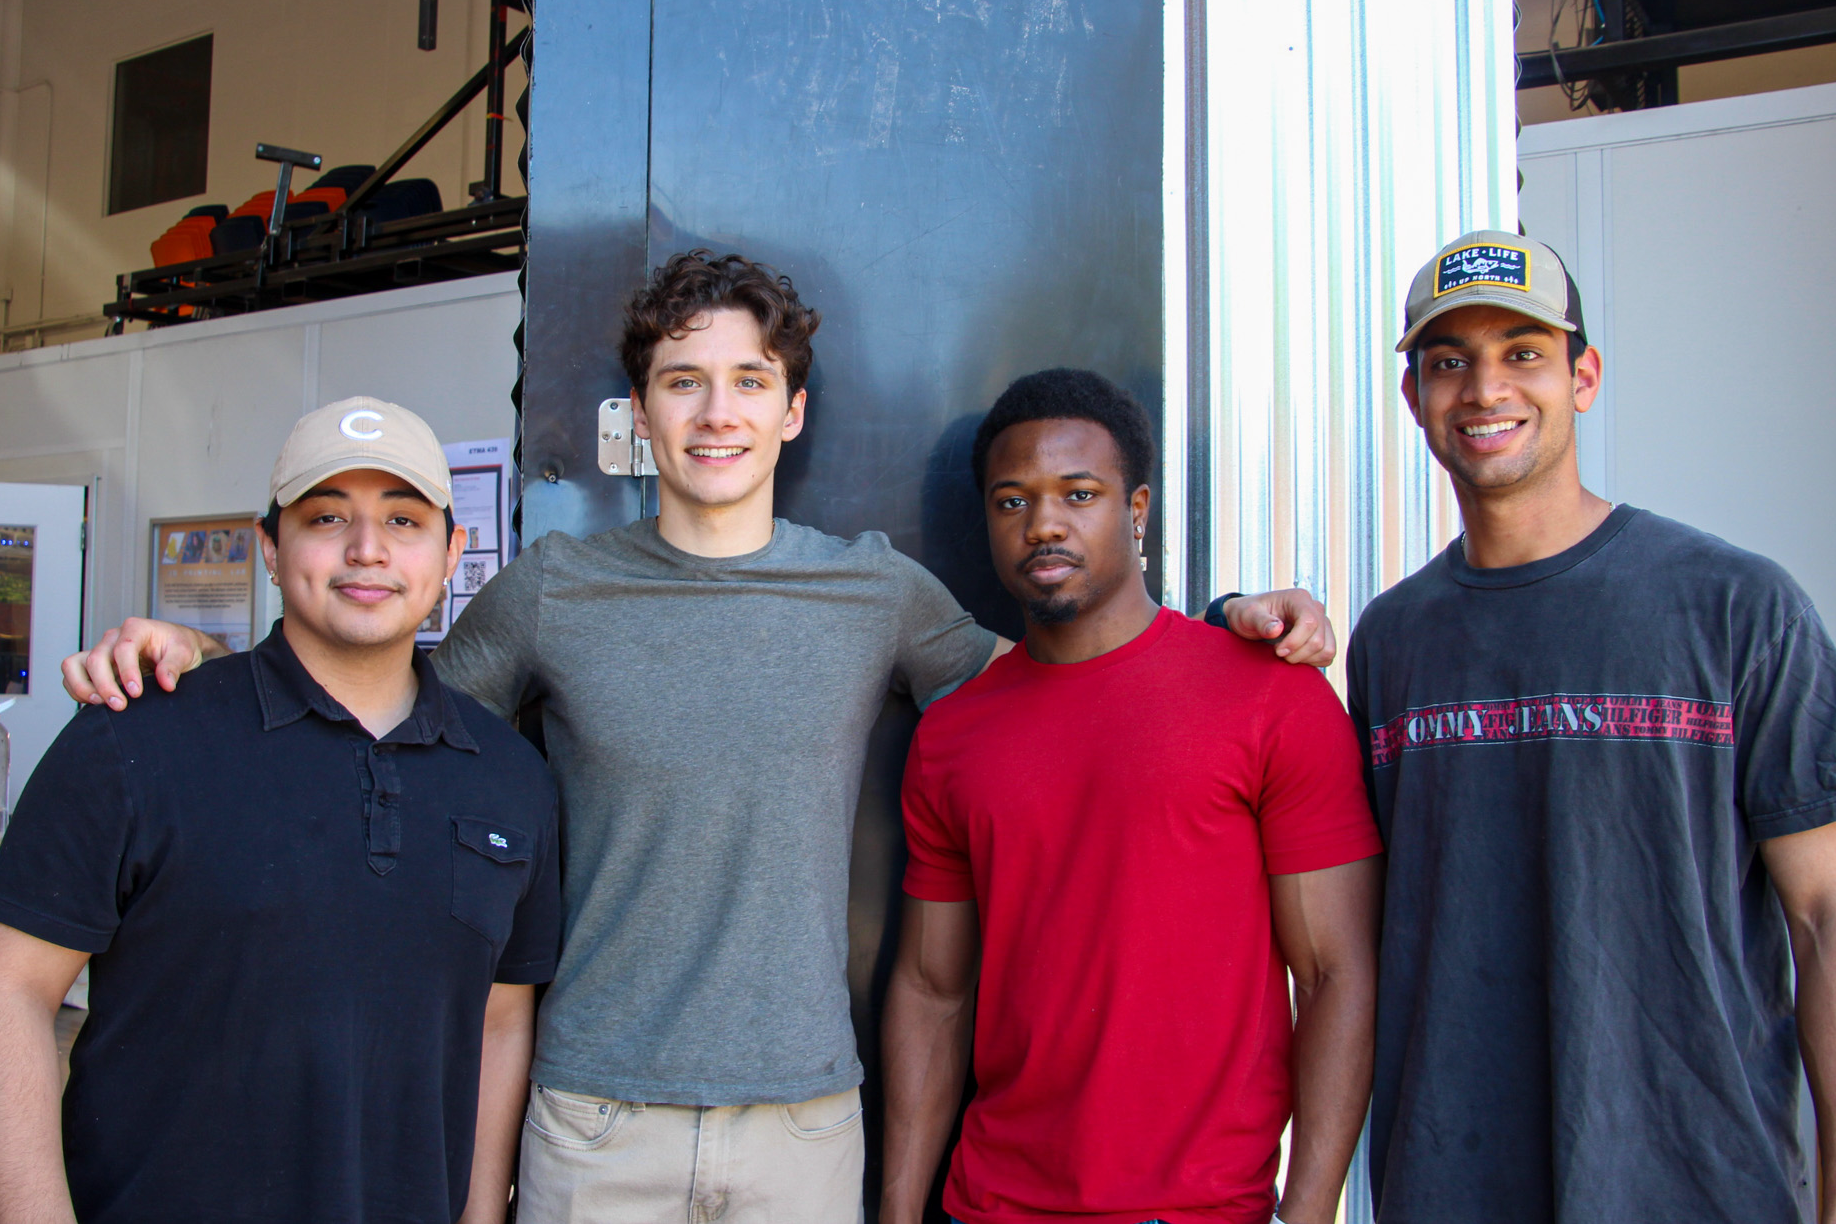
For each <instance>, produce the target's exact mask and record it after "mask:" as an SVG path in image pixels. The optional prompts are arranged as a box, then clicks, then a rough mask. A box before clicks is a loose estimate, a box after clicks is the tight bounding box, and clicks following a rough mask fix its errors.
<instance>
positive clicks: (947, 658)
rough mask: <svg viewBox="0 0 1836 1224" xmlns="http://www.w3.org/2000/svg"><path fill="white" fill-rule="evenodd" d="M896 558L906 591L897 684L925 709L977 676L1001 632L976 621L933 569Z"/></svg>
mask: <svg viewBox="0 0 1836 1224" xmlns="http://www.w3.org/2000/svg"><path fill="white" fill-rule="evenodd" d="M892 556H893V558H894V564H895V565H896V567H897V571H896V572H897V574H898V577H899V587H900V591H901V596H900V600H899V653H898V657H897V658H896V659H895V660H894V665H893V685H894V687H895V688H897V689H899V691H901V692H905V693H910V694H911V696H912V700H913V701H915V702H917V703H918V708H919V709H921V710H922V709H924V707H926V706H928V705H930V704H931V703H932V702H933V701H936V700H937V699H938V698H939V697H943V696H946V695H948V694H949V693H951V692H952V691H954V690H955V689H956V687H957V686H958V685H960V684H962V683H963V682H964V681H967V680H973V679H974V678H975V676H976V674H977V673H978V672H980V671H981V670H982V668H983V667H984V666H985V665H986V664H987V662H988V656H989V655H991V654H993V653H994V646H995V635H994V634H993V633H992V632H991V631H989V630H987V629H984V628H982V627H981V626H980V625H978V624H976V623H975V618H974V617H972V616H970V615H969V614H968V613H967V612H965V611H963V606H962V605H961V604H959V603H957V602H956V597H955V596H954V595H951V594H950V591H949V588H947V587H945V586H944V584H943V583H941V582H939V581H938V580H937V576H936V575H935V574H933V573H931V571H930V570H927V569H925V568H924V566H922V565H920V564H918V563H917V562H916V561H914V560H912V559H911V558H910V557H907V556H905V555H904V554H903V553H899V552H896V551H895V552H893V554H892Z"/></svg>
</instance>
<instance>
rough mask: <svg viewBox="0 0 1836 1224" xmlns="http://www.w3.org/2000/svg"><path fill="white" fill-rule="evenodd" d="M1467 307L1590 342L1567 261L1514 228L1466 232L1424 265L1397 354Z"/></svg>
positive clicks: (1407, 305) (1412, 288)
mask: <svg viewBox="0 0 1836 1224" xmlns="http://www.w3.org/2000/svg"><path fill="white" fill-rule="evenodd" d="M1463 306H1496V307H1499V308H1500V309H1503V310H1509V311H1512V312H1513V313H1516V314H1521V315H1528V316H1529V317H1530V318H1532V319H1535V320H1537V321H1538V322H1540V323H1546V324H1548V325H1549V326H1550V327H1552V328H1556V329H1557V330H1560V331H1566V332H1573V333H1574V334H1575V335H1577V336H1579V337H1580V338H1581V339H1582V340H1583V341H1585V340H1586V339H1587V332H1586V330H1585V329H1584V328H1583V326H1582V322H1581V295H1580V293H1579V292H1577V291H1576V289H1575V281H1574V278H1573V277H1571V276H1570V275H1569V274H1568V269H1567V268H1566V267H1564V266H1563V264H1562V257H1561V256H1559V255H1557V254H1556V253H1555V252H1554V251H1553V250H1551V249H1550V248H1549V247H1547V246H1545V245H1544V244H1543V243H1540V242H1538V241H1537V240H1536V239H1534V238H1529V237H1526V236H1524V235H1522V234H1513V233H1511V232H1509V231H1508V230H1473V231H1472V232H1471V233H1467V234H1462V235H1460V236H1459V237H1458V238H1456V239H1454V240H1453V241H1452V242H1450V243H1448V244H1447V245H1446V246H1444V247H1442V248H1441V249H1440V250H1439V251H1436V252H1435V254H1434V258H1433V259H1430V260H1429V261H1428V262H1427V263H1425V264H1423V265H1422V266H1421V268H1420V269H1419V270H1418V271H1417V272H1416V274H1415V279H1414V280H1413V281H1411V282H1410V284H1409V295H1408V297H1407V298H1405V299H1404V301H1403V334H1402V339H1400V340H1398V341H1397V342H1396V351H1397V352H1399V353H1406V352H1409V351H1410V350H1411V349H1413V348H1414V347H1415V345H1416V342H1417V341H1418V340H1420V339H1421V337H1422V334H1423V332H1422V329H1423V328H1425V327H1427V326H1428V324H1429V323H1431V322H1433V321H1434V320H1435V319H1438V318H1440V317H1441V316H1442V315H1445V314H1447V313H1449V312H1451V311H1455V310H1459V309H1460V308H1461V307H1463Z"/></svg>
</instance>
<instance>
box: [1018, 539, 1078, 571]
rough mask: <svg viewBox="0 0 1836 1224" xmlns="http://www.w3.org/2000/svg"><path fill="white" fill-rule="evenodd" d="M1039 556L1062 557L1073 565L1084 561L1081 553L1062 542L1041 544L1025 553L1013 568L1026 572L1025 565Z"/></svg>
mask: <svg viewBox="0 0 1836 1224" xmlns="http://www.w3.org/2000/svg"><path fill="white" fill-rule="evenodd" d="M1041 557H1063V558H1064V559H1065V560H1067V561H1069V562H1070V563H1071V564H1073V565H1082V564H1083V563H1084V557H1083V554H1082V553H1074V552H1072V551H1071V550H1070V549H1068V548H1066V547H1065V546H1064V545H1062V544H1041V545H1040V546H1039V547H1038V548H1035V549H1034V550H1033V551H1032V552H1030V553H1028V554H1026V556H1025V557H1023V558H1022V559H1021V561H1020V564H1018V565H1016V566H1015V567H1014V568H1015V569H1016V570H1017V571H1019V572H1020V573H1022V574H1024V573H1026V567H1027V566H1029V565H1031V564H1032V563H1033V562H1035V561H1037V560H1039V558H1041Z"/></svg>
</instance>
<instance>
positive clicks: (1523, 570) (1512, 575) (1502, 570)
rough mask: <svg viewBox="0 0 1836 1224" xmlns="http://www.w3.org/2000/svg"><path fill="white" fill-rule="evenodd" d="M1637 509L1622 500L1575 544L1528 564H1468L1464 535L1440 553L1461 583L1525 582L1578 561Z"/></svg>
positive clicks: (1492, 585) (1510, 584) (1621, 527)
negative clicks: (1492, 566) (1491, 565)
mask: <svg viewBox="0 0 1836 1224" xmlns="http://www.w3.org/2000/svg"><path fill="white" fill-rule="evenodd" d="M1639 513H1640V511H1639V510H1637V509H1635V508H1634V507H1632V506H1628V505H1624V504H1623V503H1622V504H1620V505H1617V506H1614V507H1613V509H1612V510H1611V511H1610V512H1609V513H1608V514H1607V516H1606V519H1605V521H1603V522H1602V523H1601V524H1600V526H1598V527H1596V528H1594V529H1593V530H1592V531H1590V532H1589V533H1588V534H1587V536H1586V538H1585V539H1583V540H1582V541H1581V542H1580V543H1579V544H1574V545H1571V546H1570V547H1568V548H1565V549H1563V550H1562V551H1561V552H1559V553H1556V554H1555V555H1554V556H1552V557H1544V558H1542V559H1541V560H1538V561H1532V562H1530V563H1529V564H1528V565H1506V566H1500V567H1498V568H1496V569H1481V568H1480V567H1478V566H1475V565H1472V564H1470V563H1469V562H1468V561H1467V559H1466V548H1465V536H1457V537H1455V539H1454V542H1453V543H1452V544H1449V545H1448V546H1447V548H1446V550H1445V551H1444V552H1442V553H1441V559H1442V561H1443V562H1444V563H1445V564H1446V566H1447V572H1448V575H1449V576H1450V577H1452V578H1453V580H1454V581H1455V582H1457V583H1459V584H1460V585H1461V586H1469V587H1489V588H1493V589H1497V588H1500V587H1518V586H1528V585H1529V584H1531V583H1533V582H1541V581H1542V580H1543V579H1545V578H1553V577H1554V576H1555V575H1557V574H1560V573H1562V572H1563V571H1565V570H1570V569H1573V568H1574V567H1575V566H1577V565H1579V564H1581V563H1582V562H1583V561H1585V560H1587V559H1588V558H1589V557H1591V556H1593V555H1594V554H1595V553H1597V552H1599V551H1600V550H1601V549H1603V548H1605V547H1606V546H1607V545H1608V544H1610V543H1612V542H1613V537H1614V536H1616V535H1618V534H1619V533H1620V532H1621V531H1622V530H1624V528H1625V525H1626V524H1627V523H1629V522H1631V521H1632V520H1633V518H1634V517H1636V516H1637V515H1638V514H1639Z"/></svg>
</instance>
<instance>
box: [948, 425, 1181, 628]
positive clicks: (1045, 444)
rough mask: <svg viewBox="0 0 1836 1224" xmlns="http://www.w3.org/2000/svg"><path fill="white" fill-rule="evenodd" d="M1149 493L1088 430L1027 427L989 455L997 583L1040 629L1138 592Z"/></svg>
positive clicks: (1009, 432)
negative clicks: (1135, 483)
mask: <svg viewBox="0 0 1836 1224" xmlns="http://www.w3.org/2000/svg"><path fill="white" fill-rule="evenodd" d="M1148 496H1149V495H1148V489H1147V486H1146V485H1142V486H1140V487H1139V488H1135V489H1130V488H1129V487H1128V486H1127V482H1126V480H1125V479H1124V478H1123V475H1122V452H1121V451H1120V449H1119V448H1118V447H1117V446H1116V442H1115V439H1114V438H1112V437H1110V435H1109V431H1108V430H1107V429H1105V428H1103V427H1102V426H1101V425H1098V424H1097V423H1096V422H1094V421H1086V420H1081V419H1050V420H1041V421H1023V422H1021V423H1020V424H1017V425H1011V426H1009V427H1008V428H1006V429H1004V430H1002V431H1001V433H1000V434H999V435H998V436H997V437H996V438H995V439H994V442H993V443H992V444H991V445H990V446H989V448H988V467H987V488H986V489H985V491H984V504H985V506H986V508H987V511H988V545H989V548H990V550H991V551H992V552H993V554H994V564H995V571H996V573H998V574H999V575H1000V577H1001V583H1002V585H1004V586H1005V587H1006V588H1007V589H1008V591H1009V592H1010V593H1011V594H1012V595H1013V597H1014V598H1015V599H1017V600H1019V601H1020V603H1021V605H1022V606H1023V607H1024V608H1025V609H1026V615H1027V619H1028V620H1029V621H1030V622H1032V623H1033V624H1036V625H1060V624H1065V623H1067V622H1070V621H1073V620H1076V619H1077V618H1078V617H1080V616H1083V615H1085V614H1086V613H1088V612H1091V611H1093V610H1095V609H1097V608H1100V607H1101V606H1102V605H1103V604H1104V603H1106V602H1107V601H1108V600H1109V599H1111V598H1113V597H1114V596H1115V595H1117V594H1118V593H1122V592H1126V591H1128V590H1129V589H1130V585H1129V584H1131V583H1132V584H1134V585H1135V586H1137V587H1138V586H1140V584H1141V567H1140V562H1139V560H1138V559H1137V555H1138V549H1137V541H1138V540H1139V539H1140V538H1141V536H1140V533H1141V532H1142V531H1144V530H1145V529H1146V526H1147V515H1148Z"/></svg>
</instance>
